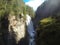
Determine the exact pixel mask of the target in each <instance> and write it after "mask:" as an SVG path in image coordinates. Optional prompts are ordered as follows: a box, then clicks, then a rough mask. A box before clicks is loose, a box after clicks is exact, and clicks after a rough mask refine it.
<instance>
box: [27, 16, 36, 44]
mask: <svg viewBox="0 0 60 45" xmlns="http://www.w3.org/2000/svg"><path fill="white" fill-rule="evenodd" d="M26 25H27V31H28V34H29V45H35V34H36V32H35V30H34V27H33V22H32V20H31V17H30V16H29V15H26Z"/></svg>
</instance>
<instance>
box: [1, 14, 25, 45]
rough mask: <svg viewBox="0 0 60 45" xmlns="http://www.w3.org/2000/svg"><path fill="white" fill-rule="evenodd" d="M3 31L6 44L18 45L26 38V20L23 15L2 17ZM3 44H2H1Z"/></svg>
mask: <svg viewBox="0 0 60 45" xmlns="http://www.w3.org/2000/svg"><path fill="white" fill-rule="evenodd" d="M0 23H1V28H0V29H1V30H2V31H1V33H2V36H1V37H2V39H3V42H4V45H16V44H20V43H19V42H20V41H22V39H24V38H25V36H26V35H25V34H26V30H25V22H24V19H23V17H21V18H20V17H16V16H14V15H9V16H5V17H4V18H3V19H1V22H0ZM22 42H24V40H23V41H22ZM1 45H2V44H1Z"/></svg>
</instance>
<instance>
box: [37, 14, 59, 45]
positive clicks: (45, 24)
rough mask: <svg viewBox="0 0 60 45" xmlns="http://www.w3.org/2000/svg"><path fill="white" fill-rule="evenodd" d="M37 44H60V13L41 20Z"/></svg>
mask: <svg viewBox="0 0 60 45" xmlns="http://www.w3.org/2000/svg"><path fill="white" fill-rule="evenodd" d="M37 45H60V14H59V16H58V15H57V14H56V16H54V17H47V18H44V19H42V20H40V21H39V24H38V27H37Z"/></svg>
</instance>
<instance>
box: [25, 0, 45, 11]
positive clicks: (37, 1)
mask: <svg viewBox="0 0 60 45" xmlns="http://www.w3.org/2000/svg"><path fill="white" fill-rule="evenodd" d="M24 2H25V4H26V5H29V6H30V7H32V8H33V9H34V11H35V10H36V9H37V7H38V6H40V5H41V4H42V3H43V2H44V0H24Z"/></svg>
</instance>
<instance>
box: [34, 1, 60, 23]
mask: <svg viewBox="0 0 60 45" xmlns="http://www.w3.org/2000/svg"><path fill="white" fill-rule="evenodd" d="M59 4H60V0H47V1H45V2H43V4H41V5H40V6H39V7H38V8H37V10H36V16H35V22H36V21H37V22H36V23H35V24H37V23H38V21H39V20H41V19H43V18H46V17H49V16H55V15H54V14H56V13H57V12H58V11H59V10H60V5H59Z"/></svg>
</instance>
